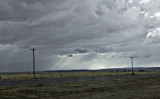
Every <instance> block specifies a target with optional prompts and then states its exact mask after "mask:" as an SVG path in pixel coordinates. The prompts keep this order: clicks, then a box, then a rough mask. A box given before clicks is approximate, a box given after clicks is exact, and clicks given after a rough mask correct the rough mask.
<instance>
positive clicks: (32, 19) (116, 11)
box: [0, 0, 160, 72]
mask: <svg viewBox="0 0 160 99" xmlns="http://www.w3.org/2000/svg"><path fill="white" fill-rule="evenodd" d="M159 23H160V1H159V0H83V1H82V0H80V1H77V0H45V1H44V0H0V60H1V64H0V72H15V71H32V52H31V50H30V49H31V48H33V47H35V48H36V49H37V50H36V52H35V54H36V70H59V69H102V68H113V67H117V68H118V67H130V59H129V57H130V56H134V57H135V66H137V67H144V66H159V65H160V62H159V56H160V54H159V52H158V50H159V48H160V24H159Z"/></svg>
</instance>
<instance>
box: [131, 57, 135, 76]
mask: <svg viewBox="0 0 160 99" xmlns="http://www.w3.org/2000/svg"><path fill="white" fill-rule="evenodd" d="M130 58H131V63H132V75H134V71H133V58H134V57H130Z"/></svg>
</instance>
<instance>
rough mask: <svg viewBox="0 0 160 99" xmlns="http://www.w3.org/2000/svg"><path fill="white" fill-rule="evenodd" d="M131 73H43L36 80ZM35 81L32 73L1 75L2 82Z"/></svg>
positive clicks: (37, 75)
mask: <svg viewBox="0 0 160 99" xmlns="http://www.w3.org/2000/svg"><path fill="white" fill-rule="evenodd" d="M130 74H131V72H130V71H116V72H109V71H91V72H88V71H87V72H43V73H36V79H45V78H71V77H95V76H112V75H130ZM135 74H137V75H145V74H160V71H136V72H135ZM24 79H33V74H32V73H14V74H13V73H12V74H0V80H24Z"/></svg>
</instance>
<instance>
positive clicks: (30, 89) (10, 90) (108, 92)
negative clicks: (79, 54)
mask: <svg viewBox="0 0 160 99" xmlns="http://www.w3.org/2000/svg"><path fill="white" fill-rule="evenodd" d="M159 93H160V78H159V77H150V78H133V79H116V80H104V81H85V82H83V81H82V82H65V83H55V84H37V85H25V86H8V87H2V86H1V87H0V99H160V94H159Z"/></svg>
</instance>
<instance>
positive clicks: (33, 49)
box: [31, 48, 36, 79]
mask: <svg viewBox="0 0 160 99" xmlns="http://www.w3.org/2000/svg"><path fill="white" fill-rule="evenodd" d="M31 50H32V52H33V76H34V79H35V78H36V77H35V56H34V51H35V50H36V49H35V48H32V49H31Z"/></svg>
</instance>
